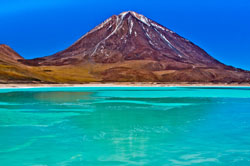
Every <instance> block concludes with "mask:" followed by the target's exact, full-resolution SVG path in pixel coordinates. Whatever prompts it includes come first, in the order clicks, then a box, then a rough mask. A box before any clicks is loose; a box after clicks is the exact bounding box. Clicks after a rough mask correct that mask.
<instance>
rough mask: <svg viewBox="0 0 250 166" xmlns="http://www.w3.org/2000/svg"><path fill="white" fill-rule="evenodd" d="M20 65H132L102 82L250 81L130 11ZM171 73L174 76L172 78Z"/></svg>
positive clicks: (109, 72)
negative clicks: (72, 41) (70, 43)
mask: <svg viewBox="0 0 250 166" xmlns="http://www.w3.org/2000/svg"><path fill="white" fill-rule="evenodd" d="M21 61H22V63H24V64H26V65H31V66H64V65H72V66H75V65H76V64H77V65H81V64H88V65H96V64H98V65H99V66H100V65H105V66H106V65H107V64H122V63H126V64H127V63H130V62H131V65H129V66H128V68H123V67H124V66H116V67H115V68H113V67H110V69H107V68H105V71H103V72H102V73H101V75H100V74H99V75H98V76H97V77H101V78H102V79H103V81H163V82H186V81H187V82H213V81H214V82H216V81H217V82H235V81H236V82H249V80H250V79H249V78H250V76H249V72H246V71H244V70H240V69H236V68H234V67H231V66H226V65H224V64H223V63H221V62H219V61H217V60H216V59H214V58H213V57H211V56H210V55H209V54H208V53H206V52H205V51H204V50H203V49H201V48H200V47H198V46H197V45H195V44H194V43H192V42H190V41H189V40H187V39H185V38H183V37H181V36H179V35H178V34H176V33H175V32H173V31H171V30H170V29H168V28H165V27H163V26H162V25H160V24H158V23H156V22H154V21H153V20H151V19H148V18H146V17H145V16H143V15H140V14H138V13H135V12H132V11H128V12H123V13H121V14H120V15H114V16H112V17H110V18H109V19H107V20H106V21H105V22H103V23H102V24H100V25H98V26H97V27H95V28H94V29H93V30H91V31H90V32H88V33H87V34H85V35H84V36H82V37H81V38H80V39H79V40H78V41H76V42H75V43H74V44H73V45H71V46H70V47H69V48H67V49H65V50H64V51H61V52H58V53H56V54H54V55H51V56H47V57H43V58H37V59H33V60H21ZM134 61H140V62H143V64H141V66H138V65H135V64H134V63H133V62H134ZM137 64H138V63H137ZM170 70H171V72H169V71H170ZM173 70H174V71H175V72H172V71H173ZM164 71H165V73H164ZM91 73H94V72H93V71H91ZM99 73H100V72H99Z"/></svg>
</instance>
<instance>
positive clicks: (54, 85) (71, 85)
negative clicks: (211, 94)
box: [0, 82, 250, 89]
mask: <svg viewBox="0 0 250 166" xmlns="http://www.w3.org/2000/svg"><path fill="white" fill-rule="evenodd" d="M50 87H51V88H54V87H79V88H80V87H250V83H249V84H248V83H244V84H235V83H233V84H223V83H218V84H213V83H197V84H196V83H172V84H171V83H169V84H167V83H132V82H129V83H86V84H0V89H10V88H50Z"/></svg>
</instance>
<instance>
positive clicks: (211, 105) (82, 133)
mask: <svg viewBox="0 0 250 166" xmlns="http://www.w3.org/2000/svg"><path fill="white" fill-rule="evenodd" d="M57 90H58V89H54V91H53V90H50V91H44V90H40V91H39V90H36V91H34V90H30V91H12V92H4V91H3V92H2V93H0V165H8V166H9V165H10V166H12V165H18V166H22V165H25V166H26V165H60V166H61V165H108V166H109V165H229V164H232V163H233V164H234V165H249V164H250V161H249V158H250V141H249V140H250V132H249V129H250V121H249V119H250V112H249V110H250V98H248V93H249V92H250V90H249V89H244V90H242V89H238V88H233V89H232V88H230V89H228V90H227V89H218V88H214V89H211V88H209V89H207V88H169V89H168V88H163V89H161V88H158V89H157V88H156V89H153V90H152V89H149V90H147V88H144V89H139V90H138V89H135V88H132V89H122V88H120V89H117V88H115V89H110V88H103V89H77V90H75V89H63V90H62V89H60V91H57ZM218 91H219V92H221V91H223V92H225V93H224V95H228V96H227V97H225V96H224V97H223V96H222V95H221V94H220V95H219V96H217V97H216V96H213V97H212V96H211V95H212V94H213V95H214V94H219V92H218ZM242 91H243V92H242ZM187 94H188V95H187ZM205 94H208V96H207V97H206V96H205ZM230 94H233V95H232V96H231V97H230Z"/></svg>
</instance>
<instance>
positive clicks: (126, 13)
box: [119, 11, 150, 26]
mask: <svg viewBox="0 0 250 166" xmlns="http://www.w3.org/2000/svg"><path fill="white" fill-rule="evenodd" d="M128 14H130V15H132V16H133V17H135V18H136V19H138V20H139V21H141V22H143V23H144V24H146V25H148V26H150V21H149V19H148V18H147V17H145V16H144V15H142V14H139V13H136V12H134V11H126V12H122V13H121V14H119V16H120V17H121V18H122V19H123V18H124V17H125V16H126V15H128Z"/></svg>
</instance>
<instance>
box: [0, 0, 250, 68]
mask: <svg viewBox="0 0 250 166" xmlns="http://www.w3.org/2000/svg"><path fill="white" fill-rule="evenodd" d="M128 10H133V11H136V12H138V13H141V14H143V15H145V16H147V17H149V18H150V19H152V20H154V21H156V22H158V23H160V24H162V25H164V26H165V27H168V28H170V29H172V30H173V31H175V32H177V33H178V34H179V35H181V36H183V37H185V38H187V39H189V40H191V41H193V42H194V43H195V44H197V45H198V46H200V47H201V48H203V49H204V50H206V51H207V52H208V53H209V54H210V55H212V56H213V57H215V58H217V59H218V60H220V61H222V62H223V63H226V64H228V65H233V66H236V67H240V68H243V69H248V70H250V1H249V0H209V1H201V0H171V1H168V0H126V1H118V0H105V1H104V0H103V1H100V0H0V43H1V44H8V45H10V46H11V47H12V48H13V49H14V50H16V51H17V52H18V53H19V54H21V55H22V56H23V57H25V58H35V57H41V56H48V55H51V54H54V53H56V52H58V51H60V50H63V49H65V48H67V47H68V46H70V45H71V44H72V43H74V41H76V40H77V39H78V38H80V37H81V36H82V35H84V34H85V33H86V32H88V31H89V30H91V29H92V28H94V27H95V26H96V25H98V24H100V23H101V22H102V21H104V20H105V19H107V18H108V17H110V16H112V15H114V14H119V13H121V12H123V11H128Z"/></svg>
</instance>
